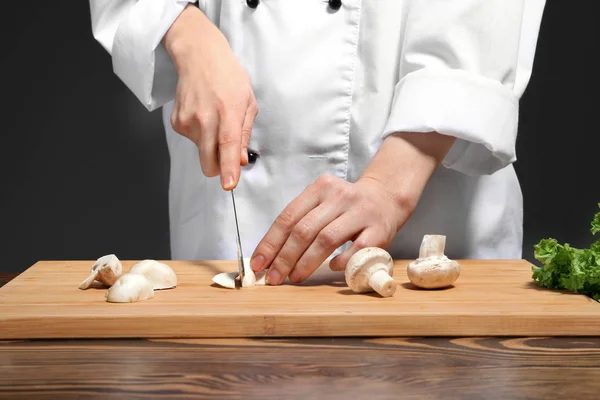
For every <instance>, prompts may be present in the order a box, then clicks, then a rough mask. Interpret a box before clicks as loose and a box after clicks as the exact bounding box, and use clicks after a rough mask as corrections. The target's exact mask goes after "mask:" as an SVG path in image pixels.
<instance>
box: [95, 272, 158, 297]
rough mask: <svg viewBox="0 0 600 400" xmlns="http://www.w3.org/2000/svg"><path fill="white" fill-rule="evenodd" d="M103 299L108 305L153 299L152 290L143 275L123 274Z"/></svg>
mask: <svg viewBox="0 0 600 400" xmlns="http://www.w3.org/2000/svg"><path fill="white" fill-rule="evenodd" d="M105 297H106V301H108V302H110V303H133V302H136V301H142V300H148V299H151V298H153V297H154V288H153V287H152V283H151V282H150V281H149V280H148V279H147V278H146V277H145V276H144V275H141V274H124V275H121V277H120V278H119V279H117V281H116V282H115V284H114V285H112V286H111V287H110V289H108V291H107V292H106V295H105Z"/></svg>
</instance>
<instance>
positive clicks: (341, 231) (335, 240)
mask: <svg viewBox="0 0 600 400" xmlns="http://www.w3.org/2000/svg"><path fill="white" fill-rule="evenodd" d="M364 226H365V224H364V223H363V221H362V218H361V217H360V215H358V214H357V213H351V212H349V213H346V214H343V215H342V216H341V217H340V218H337V219H336V220H334V221H333V222H331V223H330V224H329V225H327V226H326V227H324V228H323V229H322V230H321V231H320V232H319V233H318V235H317V237H316V239H315V240H314V241H313V243H312V244H311V245H310V247H309V248H308V249H307V250H306V251H305V252H304V254H303V255H302V257H300V259H299V260H298V262H297V263H296V265H295V267H294V270H293V271H292V272H291V273H290V275H289V278H290V281H292V282H302V281H303V280H305V279H306V278H308V277H309V276H310V275H311V274H312V273H313V272H314V271H315V270H316V269H317V268H318V267H319V266H320V265H321V264H322V263H323V261H325V260H326V259H327V257H329V256H330V255H331V253H333V252H334V251H335V249H337V248H338V247H340V246H342V245H343V244H344V243H346V242H347V241H348V240H350V239H351V238H353V237H356V236H357V235H358V234H359V233H360V232H361V231H362V230H363V229H364ZM342 254H344V253H342ZM338 257H339V256H338Z"/></svg>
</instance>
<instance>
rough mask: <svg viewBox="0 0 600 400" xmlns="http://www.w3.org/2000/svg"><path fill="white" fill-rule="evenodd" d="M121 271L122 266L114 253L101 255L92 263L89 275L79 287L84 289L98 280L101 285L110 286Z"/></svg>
mask: <svg viewBox="0 0 600 400" xmlns="http://www.w3.org/2000/svg"><path fill="white" fill-rule="evenodd" d="M122 273H123V266H122V265H121V261H119V259H118V258H117V256H115V255H114V254H109V255H106V256H102V257H100V258H99V259H98V260H96V262H95V263H94V265H92V268H91V269H90V275H89V276H88V277H87V278H85V279H84V280H83V281H82V282H81V283H80V284H79V289H82V290H84V289H87V288H89V287H90V286H92V283H94V281H99V282H101V283H102V284H103V285H105V286H109V287H110V286H112V285H113V284H114V283H115V281H116V280H117V279H118V278H119V277H120V276H121V274H122Z"/></svg>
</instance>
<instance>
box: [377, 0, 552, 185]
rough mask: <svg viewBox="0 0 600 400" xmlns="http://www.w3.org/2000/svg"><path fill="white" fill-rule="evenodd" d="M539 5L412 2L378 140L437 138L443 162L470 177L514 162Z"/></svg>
mask: <svg viewBox="0 0 600 400" xmlns="http://www.w3.org/2000/svg"><path fill="white" fill-rule="evenodd" d="M544 6H545V1H544V0H461V1H447V0H412V1H408V2H407V8H406V11H405V14H404V16H403V23H404V37H403V43H402V51H401V57H400V66H399V74H400V76H399V81H398V84H397V85H396V88H395V92H394V100H393V105H392V109H391V110H390V115H389V118H388V121H387V124H386V127H385V130H384V132H383V138H385V137H387V135H389V134H391V133H394V132H432V131H435V132H439V133H441V134H446V135H451V136H455V137H456V138H457V139H456V142H455V144H454V145H453V147H452V148H451V149H450V151H449V153H448V154H447V156H446V157H445V159H444V160H443V162H442V164H443V165H444V166H445V167H447V168H451V169H454V170H457V171H460V172H462V173H465V174H468V175H483V174H492V173H494V172H496V171H498V170H499V169H501V168H504V167H506V166H507V165H509V164H510V163H512V162H514V161H515V160H516V154H515V153H516V151H515V146H516V137H517V127H518V115H519V99H520V97H521V96H522V94H523V92H524V91H525V88H526V86H527V84H528V82H529V79H530V75H531V71H532V66H533V59H534V53H535V50H536V45H537V39H538V32H539V26H540V23H541V18H542V14H543V9H544Z"/></svg>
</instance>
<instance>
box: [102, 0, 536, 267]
mask: <svg viewBox="0 0 600 400" xmlns="http://www.w3.org/2000/svg"><path fill="white" fill-rule="evenodd" d="M187 3H188V2H187V1H185V0H179V1H178V0H140V1H135V0H90V5H91V17H92V27H93V33H94V37H95V38H96V39H97V40H98V41H99V42H100V43H101V44H102V45H103V46H104V48H105V49H106V50H107V51H108V52H109V53H110V54H111V56H112V61H113V67H114V72H115V73H116V75H117V76H118V77H119V78H120V79H121V80H122V81H123V82H124V83H125V84H126V85H127V87H128V88H129V89H130V90H131V91H132V93H133V94H134V95H135V96H136V97H137V98H138V99H139V101H140V102H142V103H143V104H144V105H145V107H146V108H147V109H148V110H155V109H157V108H159V107H163V117H164V128H165V131H166V135H167V143H168V148H169V152H170V156H171V178H170V179H171V180H170V194H169V208H170V224H171V226H170V228H171V247H172V258H174V259H235V258H236V244H235V240H234V238H235V223H234V220H233V209H232V204H231V198H230V193H229V192H225V191H223V190H222V189H221V187H220V180H219V178H218V177H217V178H206V177H204V176H203V175H202V172H201V169H200V164H199V159H198V151H197V148H196V147H195V145H194V144H193V143H192V142H191V141H189V140H188V139H187V138H185V137H182V136H180V135H179V134H177V133H176V132H174V131H173V130H172V128H171V126H170V122H169V116H170V114H171V110H172V107H173V99H174V95H175V87H176V82H177V76H176V71H175V69H174V67H173V64H172V61H171V60H170V58H169V56H168V54H167V53H166V51H165V49H164V48H163V47H162V45H161V44H160V40H161V38H162V36H163V35H164V34H165V32H166V31H167V30H168V28H169V26H170V25H171V24H172V23H173V21H174V20H175V19H176V17H177V16H178V15H179V13H180V12H181V11H182V10H183V9H184V7H185V6H186V5H187ZM342 3H343V5H342V7H341V8H340V9H339V10H337V11H333V10H331V9H329V8H328V5H327V2H326V1H322V0H262V1H260V3H259V5H258V7H256V8H255V9H253V8H251V7H249V6H248V5H247V4H246V2H245V1H243V0H200V1H199V3H198V7H199V8H200V9H201V10H202V11H203V12H204V13H205V14H206V15H207V16H208V17H209V18H210V19H211V20H212V21H213V22H214V23H215V24H216V25H217V26H218V27H219V28H220V29H221V31H222V32H223V33H224V35H225V36H226V38H227V39H228V40H229V43H230V45H231V47H232V49H233V51H234V53H235V54H236V56H237V57H238V59H239V60H240V62H241V63H242V65H243V66H244V67H245V68H246V70H247V71H248V73H249V75H250V79H251V82H252V85H253V89H254V93H255V95H256V98H257V102H258V105H259V114H258V116H257V119H256V121H255V124H254V127H253V132H252V138H251V141H250V149H251V150H253V151H255V152H256V153H258V154H259V157H258V159H257V161H256V162H255V163H254V164H250V165H248V166H247V167H243V169H242V174H241V180H240V184H239V185H238V188H237V189H236V190H235V194H236V205H237V208H238V210H237V211H238V216H239V218H240V221H239V222H240V224H241V225H240V234H241V237H242V245H243V249H244V253H245V255H246V256H250V254H251V253H252V251H253V250H254V248H255V247H256V245H257V244H258V242H259V241H260V239H261V238H262V237H263V236H264V234H265V233H266V232H267V231H268V229H269V227H270V226H271V224H272V222H273V220H274V219H275V218H276V217H277V215H278V214H279V213H280V212H281V211H282V210H283V208H284V207H285V206H286V205H287V204H288V203H289V202H290V201H291V200H292V199H293V198H294V197H296V196H297V195H299V194H300V193H301V192H302V190H303V189H304V188H305V187H306V186H307V185H309V184H310V183H312V182H313V181H314V180H315V179H316V178H317V177H318V176H319V175H321V174H324V173H330V174H333V175H335V176H338V177H341V178H344V179H346V180H348V181H351V182H353V181H355V180H356V179H357V178H358V176H359V175H360V174H361V172H362V171H363V170H364V169H365V167H366V166H367V164H368V163H369V162H370V160H371V158H372V157H373V156H374V154H375V152H376V151H377V149H378V147H379V146H380V144H381V141H382V140H383V139H384V138H385V137H386V136H387V135H388V134H390V133H393V132H397V131H414V132H430V131H437V132H440V133H442V134H448V135H452V136H456V137H457V138H458V140H457V141H456V143H455V145H454V146H453V147H452V149H451V150H450V152H449V153H448V155H447V157H446V158H445V159H444V161H443V165H442V166H440V168H439V169H438V170H437V171H436V173H435V174H434V176H433V178H432V180H431V182H430V184H429V185H428V187H427V188H426V190H425V192H424V193H423V196H422V198H421V201H420V203H419V205H418V207H417V209H416V211H415V213H414V214H413V215H412V217H411V218H410V220H409V221H408V223H407V224H406V225H405V226H404V227H403V229H402V230H401V231H400V232H399V233H398V235H397V237H396V238H395V240H394V242H393V243H392V244H391V245H390V247H389V248H388V251H389V252H390V253H391V254H392V256H393V257H394V258H414V257H416V255H417V253H418V249H419V245H420V242H421V239H422V237H423V235H424V234H427V233H435V234H444V235H447V247H446V253H447V254H448V255H449V256H450V257H453V258H474V259H476V258H479V259H482V258H483V259H490V258H521V256H522V236H523V232H522V221H523V215H522V212H523V210H522V194H521V190H520V185H519V182H518V180H517V176H516V174H515V171H514V169H513V166H512V163H513V162H514V161H515V160H516V154H515V142H516V135H517V126H518V110H519V99H520V97H521V96H522V94H523V92H524V90H525V88H526V86H527V84H528V81H529V79H530V74H531V70H532V65H533V58H534V54H535V49H536V44H537V38H538V31H539V25H540V22H541V18H542V14H543V9H544V6H545V1H544V0H513V1H506V0H460V1H443V0H362V1H361V0H343V1H342ZM198 40H202V38H201V37H199V38H198ZM398 173H402V171H398Z"/></svg>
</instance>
